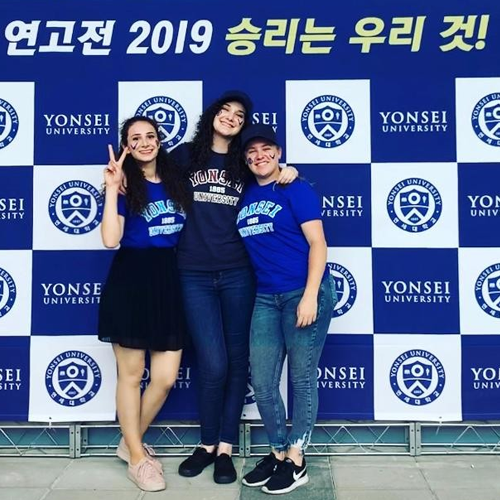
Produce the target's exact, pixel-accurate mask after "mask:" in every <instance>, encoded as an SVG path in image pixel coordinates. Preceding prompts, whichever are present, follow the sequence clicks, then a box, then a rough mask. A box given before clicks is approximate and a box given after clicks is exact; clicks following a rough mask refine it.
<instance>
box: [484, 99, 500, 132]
mask: <svg viewBox="0 0 500 500" xmlns="http://www.w3.org/2000/svg"><path fill="white" fill-rule="evenodd" d="M484 124H485V126H486V128H487V129H488V130H489V132H490V134H491V135H494V136H495V137H497V138H499V139H500V103H498V102H492V103H491V104H487V105H486V106H485V107H484Z"/></svg>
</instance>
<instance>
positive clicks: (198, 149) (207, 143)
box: [189, 100, 250, 182]
mask: <svg viewBox="0 0 500 500" xmlns="http://www.w3.org/2000/svg"><path fill="white" fill-rule="evenodd" d="M224 104H225V103H224V102H223V101H221V100H218V101H215V102H214V103H212V104H211V105H210V106H209V107H208V108H207V109H206V110H205V111H204V112H203V113H202V115H201V116H200V119H199V120H198V124H197V126H196V132H195V134H194V137H193V140H192V141H191V144H190V146H191V148H190V152H191V159H192V161H191V165H190V169H189V173H192V172H194V171H196V170H200V169H206V168H208V162H209V159H210V156H211V154H212V144H213V137H214V128H213V123H214V118H215V116H216V115H217V113H218V112H219V111H220V110H221V109H222V106H224ZM249 120H250V118H249V117H245V122H244V123H243V127H242V129H243V128H246V126H247V124H248V122H249ZM240 135H241V132H240V134H238V135H237V136H236V137H234V138H233V139H232V141H231V142H230V143H229V149H228V152H227V155H226V157H225V159H224V166H225V168H226V170H227V172H228V178H229V180H230V181H232V182H240V181H245V180H246V179H247V177H248V176H249V173H250V172H249V170H248V168H247V167H246V165H245V162H244V159H243V152H242V149H241V138H240Z"/></svg>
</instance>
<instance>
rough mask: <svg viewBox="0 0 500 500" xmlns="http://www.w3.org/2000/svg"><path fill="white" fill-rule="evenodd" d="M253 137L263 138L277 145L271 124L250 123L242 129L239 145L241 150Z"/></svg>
mask: <svg viewBox="0 0 500 500" xmlns="http://www.w3.org/2000/svg"><path fill="white" fill-rule="evenodd" d="M254 139H265V140H266V141H269V142H271V143H272V144H276V146H278V145H279V144H278V140H277V139H276V133H275V132H274V129H273V127H271V125H264V124H263V123H256V124H255V125H250V126H249V127H247V128H246V129H245V130H243V132H242V133H241V145H242V147H243V150H244V149H245V148H246V147H247V144H248V143H249V142H250V141H253V140H254Z"/></svg>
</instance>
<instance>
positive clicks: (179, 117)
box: [118, 81, 203, 150]
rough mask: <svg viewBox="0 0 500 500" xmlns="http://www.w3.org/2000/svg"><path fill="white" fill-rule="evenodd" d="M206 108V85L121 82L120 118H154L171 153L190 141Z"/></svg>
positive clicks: (193, 82)
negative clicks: (204, 88)
mask: <svg viewBox="0 0 500 500" xmlns="http://www.w3.org/2000/svg"><path fill="white" fill-rule="evenodd" d="M202 109H203V83H202V82H201V81H186V82H174V81H166V82H118V118H119V121H120V123H122V122H123V121H124V120H126V119H127V118H130V117H132V116H135V115H145V116H149V117H150V118H152V119H154V120H155V121H156V122H157V123H158V125H159V127H160V131H161V132H162V134H163V137H164V138H163V139H162V144H163V146H164V147H165V148H166V149H167V150H170V149H172V148H174V147H175V146H177V145H178V144H180V143H181V142H186V141H189V140H191V138H192V136H193V134H194V131H195V130H196V124H197V123H198V119H199V118H200V114H201V112H202Z"/></svg>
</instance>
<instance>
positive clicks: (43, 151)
mask: <svg viewBox="0 0 500 500" xmlns="http://www.w3.org/2000/svg"><path fill="white" fill-rule="evenodd" d="M499 47H500V5H499V4H498V2H495V1H492V0H482V1H479V2H470V1H464V0H454V1H450V0H442V1H441V2H429V3H427V5H423V4H421V3H420V4H419V3H417V2H414V3H408V2H406V3H405V4H404V5H403V4H402V3H401V2H399V1H395V0H369V1H368V0H361V1H358V2H351V3H348V2H346V3H343V4H338V3H335V2H330V3H328V2H326V3H325V2H321V1H318V0H313V1H309V2H306V3H304V2H299V1H297V0H293V1H290V2H287V3H286V4H285V3H282V2H265V1H263V0H255V1H254V2H252V3H251V4H250V3H237V2H232V3H229V2H224V1H222V0H220V1H219V0H214V1H212V2H204V1H201V0H182V1H181V0H175V1H172V0H169V1H167V0H152V1H150V2H147V3H146V4H141V5H140V6H139V5H138V4H137V2H134V1H131V0H121V1H119V2H118V1H117V0H113V1H111V0H102V1H100V2H89V1H88V0H67V1H65V2H57V1H55V0H54V1H50V0H42V1H41V0H23V1H22V2H19V1H13V0H4V1H3V2H2V16H1V19H0V68H1V77H0V78H1V81H0V420H4V421H6V420H17V421H23V420H35V421H37V420H41V421H47V420H54V421H58V420H61V421H64V420H66V421H79V420H96V419H113V418H114V411H115V410H114V403H113V399H114V398H113V391H114V384H115V370H114V359H113V355H112V352H111V350H110V348H109V346H107V345H102V344H99V342H98V341H97V340H96V338H95V334H96V332H95V329H96V311H97V307H98V303H99V296H100V290H101V286H102V283H103V280H104V279H105V276H106V272H107V269H108V266H109V263H110V260H111V258H112V252H110V251H107V250H105V249H104V248H103V246H102V244H101V241H100V235H99V228H98V226H99V223H100V217H101V215H102V208H103V207H102V198H101V196H100V192H99V191H100V186H101V183H102V168H103V165H104V164H105V163H106V157H107V153H106V151H107V150H106V146H107V144H108V143H113V144H115V145H116V143H117V130H118V126H119V123H120V122H121V121H122V120H123V119H124V118H126V117H129V116H131V115H134V114H147V115H149V116H152V117H154V118H155V119H156V120H157V121H159V122H160V124H161V126H162V128H163V131H164V132H165V134H166V139H165V146H166V147H167V148H169V149H173V148H175V147H176V146H177V145H178V144H180V143H182V142H184V141H187V140H189V139H190V137H191V136H192V134H193V131H194V128H195V126H196V122H197V119H198V117H199V115H200V113H201V111H202V110H203V108H204V106H205V105H206V104H207V103H209V102H210V101H212V100H213V99H214V98H215V97H217V96H218V95H220V94H221V93H222V92H223V91H224V90H226V89H230V88H238V89H242V90H244V91H246V92H248V93H249V94H250V95H251V96H252V98H253V100H254V104H255V111H254V113H253V115H252V121H253V122H255V123H267V124H271V125H272V126H273V127H274V128H275V130H276V131H277V134H278V137H279V139H280V141H281V143H282V144H283V146H284V151H285V154H286V161H287V162H289V163H292V164H294V165H295V166H296V167H297V168H298V169H299V171H300V172H301V174H302V175H303V176H305V177H306V178H307V179H309V180H310V181H311V182H312V183H313V184H314V185H315V187H316V189H317V192H318V194H319V195H320V197H321V200H322V207H323V217H324V224H325V228H326V233H327V238H328V244H329V253H328V255H329V269H330V272H331V274H332V275H333V276H334V278H335V280H336V283H337V286H338V289H339V293H340V301H339V303H338V305H337V307H336V309H335V312H334V315H333V318H332V322H331V326H330V333H331V335H329V337H328V339H327V343H326V346H325V350H324V352H323V356H322V358H321V363H320V367H319V370H318V387H319V391H320V410H319V418H328V419H336V418H349V419H390V420H399V419H411V420H438V421H439V420H462V419H477V420H481V419H483V420H484V419H499V418H500V397H499V396H500V368H499V363H498V359H499V358H500V68H499V67H498V64H497V63H496V61H497V60H498V51H499ZM83 202H84V203H83ZM81 203H83V205H84V206H85V207H86V209H85V210H83V209H81V208H80V207H81V206H82V205H81ZM68 207H69V209H68ZM75 374H78V376H76V375H75ZM147 380H148V373H147V372H146V373H145V376H144V385H146V384H147ZM194 384H196V363H195V361H194V356H193V355H192V353H190V352H188V353H187V354H186V356H185V359H184V360H183V365H182V368H181V371H180V373H179V379H178V382H177V384H176V387H175V389H174V390H173V393H172V396H171V398H170V399H169V401H167V404H166V405H165V407H164V408H163V410H162V412H161V414H160V417H161V418H175V419H183V418H190V419H191V418H194V417H196V415H197V403H196V390H195V385H194ZM283 388H284V389H283V390H284V394H285V395H286V394H287V392H288V393H289V387H288V389H287V388H286V383H285V385H284V386H283ZM288 399H289V400H290V397H288ZM247 403H248V405H247V408H246V410H245V412H244V413H245V414H246V415H255V411H254V410H252V407H253V406H255V400H254V398H253V391H252V389H251V386H249V391H248V395H247ZM289 409H290V410H291V411H293V408H292V402H291V401H290V405H289Z"/></svg>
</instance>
